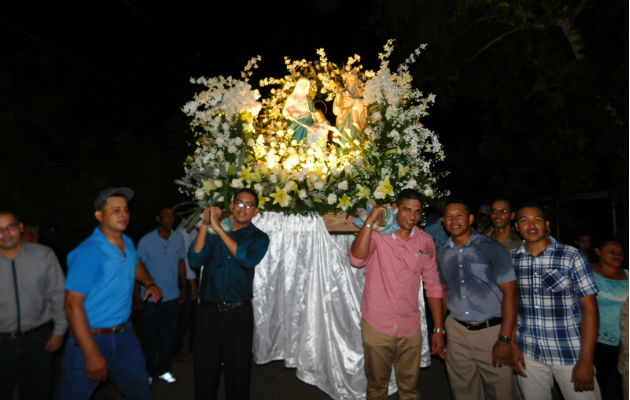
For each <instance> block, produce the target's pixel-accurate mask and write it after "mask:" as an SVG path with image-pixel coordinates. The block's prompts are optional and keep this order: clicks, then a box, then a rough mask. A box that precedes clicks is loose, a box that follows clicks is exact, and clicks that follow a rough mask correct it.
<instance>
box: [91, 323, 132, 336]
mask: <svg viewBox="0 0 630 400" xmlns="http://www.w3.org/2000/svg"><path fill="white" fill-rule="evenodd" d="M126 325H127V323H126V322H123V323H122V324H120V325H117V326H114V327H111V328H90V331H92V334H93V335H118V334H119V333H122V332H123V331H124V330H125V326H126Z"/></svg>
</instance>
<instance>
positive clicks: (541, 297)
mask: <svg viewBox="0 0 630 400" xmlns="http://www.w3.org/2000/svg"><path fill="white" fill-rule="evenodd" d="M516 228H517V229H518V231H519V233H520V234H521V236H522V237H523V239H524V240H525V243H523V245H521V247H519V248H517V249H515V250H512V260H513V261H514V267H515V269H516V278H517V280H518V286H519V295H520V309H519V313H518V322H517V334H516V339H517V340H516V345H517V346H518V347H516V346H514V348H513V353H514V370H515V371H516V372H517V373H518V374H519V376H518V384H519V387H520V388H521V393H522V394H523V397H524V398H525V400H547V399H551V387H552V386H553V381H554V379H555V380H556V382H558V386H559V387H560V390H561V392H562V396H563V397H564V398H565V399H566V400H597V399H599V398H600V393H599V388H598V386H597V380H596V379H595V377H594V376H595V372H594V369H593V352H594V350H595V342H596V341H597V332H598V322H599V315H598V312H597V302H596V299H595V295H596V294H597V292H598V289H597V286H596V284H595V280H594V278H593V276H592V272H591V268H590V266H589V264H588V261H587V260H586V258H585V257H584V255H583V254H582V253H581V252H580V251H579V250H577V249H576V248H574V247H571V246H567V245H566V244H563V243H560V242H557V241H556V240H555V239H554V238H553V237H551V236H550V235H549V221H548V220H547V216H546V215H545V212H544V211H543V209H542V208H541V207H539V206H537V205H528V206H524V207H521V208H520V209H519V210H518V213H517V219H516Z"/></svg>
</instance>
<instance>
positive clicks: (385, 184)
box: [374, 176, 394, 199]
mask: <svg viewBox="0 0 630 400" xmlns="http://www.w3.org/2000/svg"><path fill="white" fill-rule="evenodd" d="M393 194H394V187H393V186H392V184H391V183H390V182H389V176H388V177H387V178H385V179H384V180H382V181H380V182H379V183H378V186H377V187H376V190H375V191H374V197H375V198H377V199H384V198H386V197H387V196H390V195H393Z"/></svg>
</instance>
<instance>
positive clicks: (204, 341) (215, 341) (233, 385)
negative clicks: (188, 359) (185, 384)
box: [193, 301, 254, 400]
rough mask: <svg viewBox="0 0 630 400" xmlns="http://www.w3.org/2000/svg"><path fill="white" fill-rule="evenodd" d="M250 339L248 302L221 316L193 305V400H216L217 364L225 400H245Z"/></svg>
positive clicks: (209, 308)
mask: <svg viewBox="0 0 630 400" xmlns="http://www.w3.org/2000/svg"><path fill="white" fill-rule="evenodd" d="M253 335H254V312H253V308H252V304H251V302H250V301H248V302H245V304H243V305H242V306H240V307H237V308H234V309H232V310H229V311H224V312H219V311H218V310H217V309H216V307H215V306H213V305H211V304H207V303H203V302H202V303H200V304H198V305H197V310H196V318H195V328H194V339H193V365H194V377H195V399H198V400H202V399H203V400H214V399H216V398H217V389H218V387H219V381H220V378H221V369H222V366H221V363H223V374H224V382H225V396H226V399H227V400H248V399H249V382H250V374H251V362H252V340H253Z"/></svg>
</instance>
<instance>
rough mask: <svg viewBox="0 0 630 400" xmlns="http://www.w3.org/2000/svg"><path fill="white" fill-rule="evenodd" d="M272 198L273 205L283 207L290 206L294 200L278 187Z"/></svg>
mask: <svg viewBox="0 0 630 400" xmlns="http://www.w3.org/2000/svg"><path fill="white" fill-rule="evenodd" d="M270 196H271V197H273V203H272V204H280V206H281V207H286V206H288V205H289V203H290V202H291V200H293V199H292V198H291V196H289V195H288V193H287V192H285V191H284V189H282V188H280V187H278V186H276V192H275V193H272V194H271V195H270Z"/></svg>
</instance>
